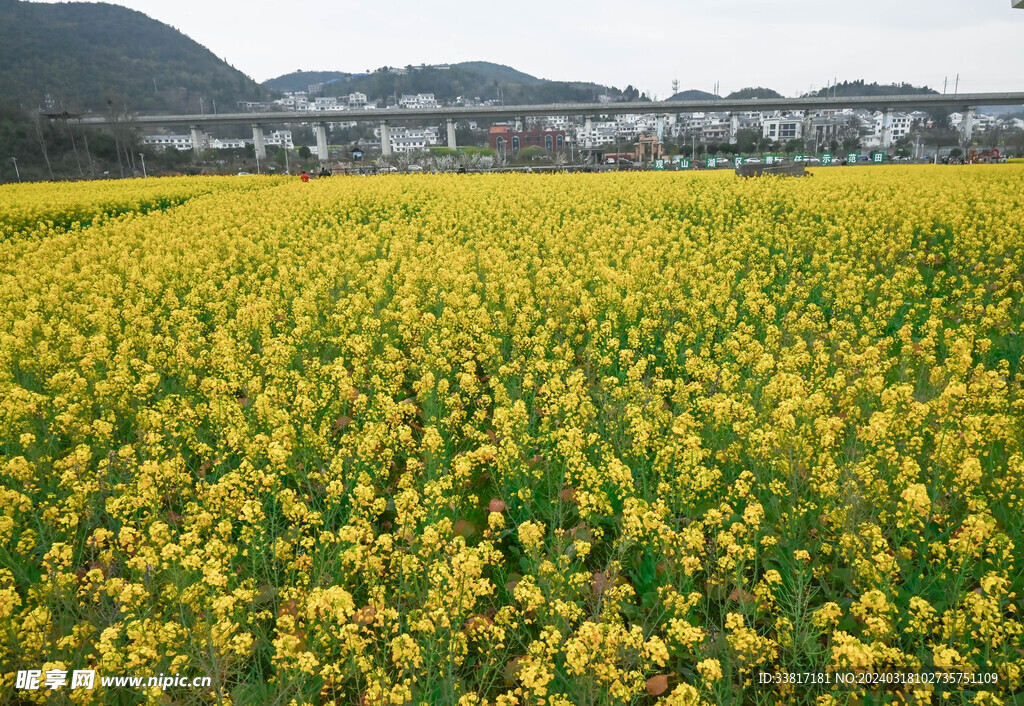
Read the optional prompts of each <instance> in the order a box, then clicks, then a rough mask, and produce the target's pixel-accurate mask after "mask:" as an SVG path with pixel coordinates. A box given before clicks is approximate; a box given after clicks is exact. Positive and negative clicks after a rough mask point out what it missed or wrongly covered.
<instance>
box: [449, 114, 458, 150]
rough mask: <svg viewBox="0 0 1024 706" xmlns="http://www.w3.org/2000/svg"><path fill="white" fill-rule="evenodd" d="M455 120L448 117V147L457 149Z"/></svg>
mask: <svg viewBox="0 0 1024 706" xmlns="http://www.w3.org/2000/svg"><path fill="white" fill-rule="evenodd" d="M455 147H456V145H455V121H454V120H452V119H451V118H448V149H450V150H453V149H455Z"/></svg>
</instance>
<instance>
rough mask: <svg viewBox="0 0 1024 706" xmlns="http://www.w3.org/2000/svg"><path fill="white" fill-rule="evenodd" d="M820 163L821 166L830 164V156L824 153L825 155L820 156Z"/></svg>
mask: <svg viewBox="0 0 1024 706" xmlns="http://www.w3.org/2000/svg"><path fill="white" fill-rule="evenodd" d="M821 163H822V164H832V155H830V154H829V153H828V152H826V153H825V154H823V155H821Z"/></svg>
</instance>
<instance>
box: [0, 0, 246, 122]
mask: <svg viewBox="0 0 1024 706" xmlns="http://www.w3.org/2000/svg"><path fill="white" fill-rule="evenodd" d="M0 66H2V67H3V70H2V71H0V96H3V97H5V98H7V99H9V100H12V101H15V102H18V103H20V104H22V105H24V106H25V107H26V108H33V109H34V108H37V107H42V108H47V109H55V110H61V109H64V110H68V111H79V110H86V109H90V110H97V111H98V110H104V111H105V110H108V109H109V108H113V109H114V110H124V109H125V108H127V110H129V111H131V112H155V111H160V112H179V113H180V112H193V111H194V112H199V110H200V99H202V100H203V109H205V110H207V111H210V110H211V109H212V106H213V104H214V102H216V103H217V104H219V105H218V109H219V110H221V111H222V112H226V111H228V110H232V111H233V110H235V109H236V108H237V106H236V105H235V103H236V101H239V100H255V99H258V98H260V97H263V96H264V95H265V94H266V90H265V89H263V88H262V87H260V86H259V84H257V83H256V82H254V81H253V80H252V79H250V78H249V77H248V76H246V75H245V74H243V73H242V72H241V71H238V70H237V69H234V68H233V67H231V66H230V65H228V64H227V63H226V62H224V61H223V60H221V59H219V58H217V57H216V56H215V55H214V54H213V53H212V52H211V51H210V50H208V49H206V48H205V47H203V46H202V45H200V44H198V43H197V42H195V41H193V40H191V39H189V38H188V37H186V36H185V35H184V34H182V33H181V32H179V31H178V30H176V29H174V28H173V27H170V26H169V25H166V24H163V23H162V22H158V21H157V20H154V19H152V18H150V17H147V16H146V15H144V14H142V13H141V12H136V11H134V10H129V9H127V8H124V7H120V6H118V5H110V4H107V3H84V2H69V3H60V4H49V3H32V2H20V1H19V0H0ZM108 106H109V107H108Z"/></svg>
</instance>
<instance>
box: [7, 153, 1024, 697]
mask: <svg viewBox="0 0 1024 706" xmlns="http://www.w3.org/2000/svg"><path fill="white" fill-rule="evenodd" d="M813 171H815V174H814V177H813V178H810V179H788V180H787V179H781V178H774V177H766V178H761V179H754V180H742V179H739V178H737V177H735V176H733V175H732V174H729V173H699V174H691V173H631V174H615V175H608V174H576V175H570V174H561V175H526V174H502V175H407V176H390V177H382V178H376V177H375V178H343V179H320V180H314V181H313V182H310V183H308V184H303V183H301V182H299V181H298V180H287V179H283V178H277V179H267V178H260V177H250V178H206V179H190V178H173V179H149V180H140V181H122V182H114V183H84V184H73V185H59V186H58V185H46V186H40V185H13V186H7V187H4V188H2V189H0V206H2V208H0V232H2V240H0V304H2V309H3V310H4V311H5V312H6V315H5V316H4V317H3V318H2V319H0V427H2V428H0V443H2V449H0V453H2V455H0V693H3V694H5V695H11V694H13V693H14V683H15V675H16V673H17V672H18V671H19V670H26V669H43V670H47V669H61V670H76V669H95V670H97V671H98V672H99V673H100V674H138V675H144V674H175V673H190V674H191V673H195V674H202V675H208V676H210V677H211V678H212V685H211V687H209V688H207V689H200V690H193V691H189V692H178V693H175V694H173V695H172V692H166V693H163V692H161V691H160V689H155V690H153V691H146V690H141V691H139V692H135V693H132V694H126V693H122V694H113V693H106V694H104V693H100V692H99V691H86V690H77V691H65V692H64V693H63V698H67V699H69V700H70V701H73V702H80V703H107V702H110V701H111V700H115V701H116V700H117V699H121V700H122V701H129V702H130V701H131V700H133V699H134V700H138V701H139V702H142V701H146V700H147V699H149V700H151V702H153V703H221V704H231V703H234V704H248V703H277V704H289V703H292V704H326V703H334V704H405V703H417V704H421V703H422V704H500V705H502V706H510V705H512V704H552V705H566V704H627V703H637V704H642V703H653V702H655V701H657V702H664V703H674V704H702V703H708V704H710V703H732V704H749V703H781V702H785V703H816V704H832V703H835V704H854V703H864V702H865V701H864V700H865V699H871V698H876V697H877V696H878V694H881V693H883V692H885V693H888V695H889V696H888V697H886V698H889V697H892V698H898V699H899V700H901V702H905V703H915V704H925V703H938V702H940V701H942V702H943V703H945V702H947V701H948V702H950V703H988V704H999V703H1012V702H1013V699H1014V698H1015V696H1014V695H1015V694H1016V695H1018V696H1019V695H1020V694H1021V693H1022V690H1024V666H1022V665H1024V637H1022V632H1024V625H1022V622H1021V621H1022V618H1021V609H1022V607H1024V606H1022V599H1021V596H1022V593H1024V578H1022V576H1024V574H1022V571H1024V538H1022V527H1024V449H1022V444H1024V422H1022V419H1024V398H1022V395H1021V382H1022V378H1024V373H1022V371H1021V355H1022V352H1024V344H1022V342H1021V328H1022V326H1024V307H1022V299H1024V284H1022V282H1024V208H1022V200H1021V194H1024V165H1016V164H1010V165H992V166H977V167H963V168H948V167H930V166H924V167H918V166H914V167H901V166H891V167H877V168H849V169H819V170H813ZM935 671H938V672H950V673H957V674H963V673H966V674H970V675H976V676H979V677H980V676H981V675H986V679H987V681H982V680H980V679H979V680H975V681H971V682H970V683H969V684H966V685H965V684H957V683H953V684H950V683H948V682H946V683H944V682H941V681H938V682H934V683H904V684H901V685H897V686H887V687H880V686H861V687H850V686H840V685H837V684H835V682H834V681H833V682H832V683H828V682H827V681H824V680H820V679H819V680H817V681H816V682H814V683H810V684H801V685H794V684H791V683H774V684H770V685H765V684H763V683H759V674H760V673H762V672H810V673H816V674H825V675H828V674H839V673H848V672H859V673H872V672H875V673H877V672H935ZM991 675H994V676H991ZM894 689H895V692H894V691H893V690H894ZM886 690H888V691H886ZM896 692H898V693H896ZM894 694H895V696H894ZM4 698H5V699H6V698H7V696H5V697H4ZM16 698H19V699H23V700H26V701H37V702H44V701H46V700H47V699H48V698H50V695H48V694H47V692H45V691H38V692H31V691H22V692H17V694H16ZM875 702H877V701H875Z"/></svg>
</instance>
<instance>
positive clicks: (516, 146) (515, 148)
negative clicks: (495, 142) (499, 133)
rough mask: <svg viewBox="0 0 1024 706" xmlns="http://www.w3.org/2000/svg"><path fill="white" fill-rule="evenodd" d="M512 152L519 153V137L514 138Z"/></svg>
mask: <svg viewBox="0 0 1024 706" xmlns="http://www.w3.org/2000/svg"><path fill="white" fill-rule="evenodd" d="M512 151H513V152H518V151H519V137H518V136H517V137H513V138H512Z"/></svg>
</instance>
